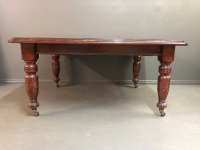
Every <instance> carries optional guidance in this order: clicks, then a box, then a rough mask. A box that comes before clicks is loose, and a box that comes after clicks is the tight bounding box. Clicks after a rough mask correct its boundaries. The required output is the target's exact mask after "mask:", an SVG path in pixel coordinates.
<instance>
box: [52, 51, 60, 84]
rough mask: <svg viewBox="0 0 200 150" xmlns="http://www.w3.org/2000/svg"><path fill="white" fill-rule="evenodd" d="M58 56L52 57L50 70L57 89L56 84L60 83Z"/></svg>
mask: <svg viewBox="0 0 200 150" xmlns="http://www.w3.org/2000/svg"><path fill="white" fill-rule="evenodd" d="M59 58H60V57H59V55H52V69H53V75H54V81H55V84H56V86H57V87H59V84H58V82H59V81H60V78H59V73H60V62H59Z"/></svg>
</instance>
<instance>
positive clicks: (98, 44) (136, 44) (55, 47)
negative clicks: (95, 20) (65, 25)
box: [9, 37, 187, 116]
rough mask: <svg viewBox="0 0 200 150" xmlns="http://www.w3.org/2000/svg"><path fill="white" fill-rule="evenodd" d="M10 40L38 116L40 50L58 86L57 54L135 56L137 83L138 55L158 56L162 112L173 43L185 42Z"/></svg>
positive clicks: (168, 82)
mask: <svg viewBox="0 0 200 150" xmlns="http://www.w3.org/2000/svg"><path fill="white" fill-rule="evenodd" d="M9 43H20V44H21V54H22V59H23V60H24V61H25V72H26V76H25V82H26V90H27V94H28V97H29V101H30V102H29V107H30V108H31V109H32V110H34V111H35V115H36V116H38V115H39V113H38V112H37V107H38V106H39V104H38V102H37V96H38V91H39V87H38V76H37V74H36V72H37V70H38V67H37V64H36V61H37V59H38V58H39V54H51V55H52V67H53V74H54V81H55V83H56V85H57V86H59V84H58V82H59V80H60V79H59V71H60V63H59V55H61V54H70V55H124V56H134V57H133V59H134V62H133V82H134V85H135V87H137V83H138V76H139V71H140V60H141V56H158V60H159V61H160V64H161V65H160V66H159V73H160V75H159V77H158V103H157V106H158V108H159V110H160V113H161V116H165V112H164V109H165V108H166V107H167V103H166V98H167V95H168V92H169V87H170V73H171V67H170V64H171V63H172V62H173V61H174V53H175V47H176V46H187V43H185V42H184V41H167V40H132V39H127V40H124V39H69V38H20V37H19V38H12V39H11V40H9Z"/></svg>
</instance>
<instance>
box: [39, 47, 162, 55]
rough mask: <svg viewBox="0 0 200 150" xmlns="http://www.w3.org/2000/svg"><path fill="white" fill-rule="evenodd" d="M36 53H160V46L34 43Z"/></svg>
mask: <svg viewBox="0 0 200 150" xmlns="http://www.w3.org/2000/svg"><path fill="white" fill-rule="evenodd" d="M36 52H37V53H38V54H72V55H142V56H148V55H162V46H159V45H158V46H157V45H156V46H155V45H101V44H99V45H84V44H82V45H75V44H67V45H66V44H36Z"/></svg>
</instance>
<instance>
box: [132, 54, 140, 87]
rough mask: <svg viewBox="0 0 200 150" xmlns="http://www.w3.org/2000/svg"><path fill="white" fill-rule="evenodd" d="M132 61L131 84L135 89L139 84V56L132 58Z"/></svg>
mask: <svg viewBox="0 0 200 150" xmlns="http://www.w3.org/2000/svg"><path fill="white" fill-rule="evenodd" d="M133 60H134V62H133V83H134V86H135V88H137V87H138V82H139V79H138V76H139V73H140V61H141V56H134V57H133Z"/></svg>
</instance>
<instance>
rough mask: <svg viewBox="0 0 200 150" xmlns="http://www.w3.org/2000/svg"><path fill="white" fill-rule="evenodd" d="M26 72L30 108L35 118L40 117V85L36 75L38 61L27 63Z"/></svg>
mask: <svg viewBox="0 0 200 150" xmlns="http://www.w3.org/2000/svg"><path fill="white" fill-rule="evenodd" d="M24 70H25V72H26V75H25V85H26V92H27V95H28V97H29V107H30V108H31V109H32V110H33V111H34V115H35V116H39V112H37V107H38V106H39V103H38V102H37V97H38V92H39V84H38V76H37V74H36V72H37V71H38V67H37V64H36V60H35V61H25V66H24Z"/></svg>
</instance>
